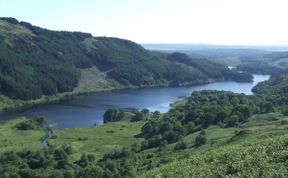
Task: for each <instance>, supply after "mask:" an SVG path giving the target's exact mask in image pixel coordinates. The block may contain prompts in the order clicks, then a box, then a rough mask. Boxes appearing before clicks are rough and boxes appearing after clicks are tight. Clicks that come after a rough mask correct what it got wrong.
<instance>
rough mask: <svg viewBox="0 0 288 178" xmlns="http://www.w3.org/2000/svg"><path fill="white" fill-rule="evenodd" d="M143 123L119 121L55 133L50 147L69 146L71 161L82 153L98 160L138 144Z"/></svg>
mask: <svg viewBox="0 0 288 178" xmlns="http://www.w3.org/2000/svg"><path fill="white" fill-rule="evenodd" d="M143 125H144V122H129V121H119V122H110V123H107V124H105V125H101V126H96V127H92V128H76V129H64V130H59V131H55V133H54V134H55V135H56V136H57V138H56V139H50V140H49V143H50V144H51V145H52V146H56V147H57V146H61V145H70V146H72V149H73V155H72V157H71V160H72V161H74V160H76V159H79V158H80V156H81V154H82V153H89V154H95V155H96V158H97V159H100V158H101V157H102V156H103V155H104V154H105V153H108V152H110V151H112V150H115V149H119V148H122V147H128V146H131V145H132V144H133V143H139V142H141V141H142V139H139V138H136V137H135V136H136V135H138V134H139V133H140V130H141V127H142V126H143Z"/></svg>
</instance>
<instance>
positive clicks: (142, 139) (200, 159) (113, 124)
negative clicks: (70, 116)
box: [0, 71, 288, 178]
mask: <svg viewBox="0 0 288 178" xmlns="http://www.w3.org/2000/svg"><path fill="white" fill-rule="evenodd" d="M89 72H91V71H89ZM89 72H88V73H89ZM286 78H287V77H286ZM286 83H287V82H286V79H285V77H284V79H283V76H282V78H281V77H280V78H273V79H270V80H269V81H267V82H263V83H261V84H259V85H258V86H256V87H255V88H254V91H256V94H254V95H244V94H236V93H233V92H225V91H199V92H194V93H193V94H192V95H191V96H189V97H187V98H184V99H182V100H180V101H178V102H176V103H174V104H173V105H172V109H171V110H170V111H169V112H168V113H164V114H161V113H159V112H157V111H156V112H149V110H147V109H143V110H142V111H132V112H127V111H125V112H124V111H121V110H118V109H112V110H111V109H110V110H108V111H107V112H106V113H105V114H104V119H105V124H104V125H101V126H93V127H91V128H73V129H63V130H57V131H52V136H51V137H50V138H49V139H48V143H49V144H48V145H49V147H48V148H47V147H43V148H41V141H42V140H43V138H45V137H47V131H46V132H45V128H43V127H42V126H43V120H41V118H40V119H39V118H38V119H36V120H35V119H34V120H28V119H23V118H22V119H18V120H15V121H11V122H6V123H4V124H2V125H1V126H0V131H1V133H0V140H2V143H3V145H1V146H0V147H1V150H2V152H0V176H2V177H19V176H20V177H25V178H26V177H28V178H30V177H31V178H34V177H47V178H48V177H57V178H58V177H59V178H62V177H76V178H78V177H79V178H80V177H85V178H86V177H87V178H90V177H91V178H94V177H103V178H104V177H105V178H106V177H173V178H174V177H287V176H288V169H287V156H288V155H287V135H288V118H287V112H286V111H287V110H285V109H284V108H286V102H287V98H285V96H286V95H287V91H286V90H285V88H286V87H285V86H286ZM275 87H276V88H275ZM272 90H273V91H272ZM279 96H283V97H282V98H279V100H278V99H277V98H278V97H279ZM280 101H281V102H280ZM41 125H42V126H41ZM44 125H45V124H44ZM21 136H22V137H21ZM28 142H29V144H26V143H28ZM22 148H23V149H22Z"/></svg>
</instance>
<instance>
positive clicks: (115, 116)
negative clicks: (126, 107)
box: [103, 109, 124, 123]
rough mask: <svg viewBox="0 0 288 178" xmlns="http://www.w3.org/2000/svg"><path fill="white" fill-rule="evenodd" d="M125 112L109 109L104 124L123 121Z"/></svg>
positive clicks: (104, 116)
mask: <svg viewBox="0 0 288 178" xmlns="http://www.w3.org/2000/svg"><path fill="white" fill-rule="evenodd" d="M123 116H124V111H122V110H119V109H108V110H107V111H106V112H105V113H104V115H103V122H104V123H107V122H114V121H119V120H121V119H123Z"/></svg>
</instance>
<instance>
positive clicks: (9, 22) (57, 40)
mask: <svg viewBox="0 0 288 178" xmlns="http://www.w3.org/2000/svg"><path fill="white" fill-rule="evenodd" d="M172 58H173V57H171V56H170V57H169V60H167V56H166V55H164V54H160V53H154V52H150V51H148V50H145V49H144V48H143V47H142V46H140V45H138V44H136V43H134V42H131V41H128V40H123V39H118V38H108V37H93V36H92V35H91V34H89V33H81V32H65V31H51V30H47V29H43V28H40V27H36V26H33V25H31V24H29V23H27V22H19V21H17V20H16V19H13V18H0V94H2V95H4V96H5V97H8V98H9V99H12V100H16V99H20V100H22V101H28V100H35V99H40V98H42V97H43V96H47V97H48V100H50V99H49V96H55V95H59V94H61V93H67V92H68V93H73V92H74V93H75V92H77V93H83V92H93V91H101V90H107V89H117V88H127V87H150V86H167V85H175V86H179V85H193V84H200V83H207V82H211V81H214V80H236V81H247V82H248V81H251V75H248V74H240V73H237V72H234V71H229V70H228V69H226V68H224V67H223V66H220V65H217V68H213V73H211V72H209V73H208V72H207V71H211V70H210V69H211V67H212V66H213V65H215V64H214V63H212V62H209V61H207V60H204V59H203V60H202V59H190V58H187V57H186V58H187V60H190V62H191V63H192V62H193V64H197V65H190V63H189V64H185V63H181V64H180V63H175V61H173V59H172ZM175 58H177V56H176V57H175ZM171 59H172V60H171ZM175 60H177V59H175ZM88 69H90V71H91V70H94V72H92V73H90V75H89V76H90V79H88V80H90V81H91V82H93V83H96V84H94V85H89V84H87V82H86V85H87V86H85V85H84V86H83V84H85V80H86V78H85V77H86V76H87V71H89V70H88ZM95 71H97V72H95ZM83 73H84V74H83ZM83 76H84V77H83ZM91 77H92V78H93V77H95V78H96V79H91ZM97 78H99V80H97ZM83 81H84V82H83ZM99 81H100V82H99ZM102 84H103V86H102ZM77 87H78V88H77ZM76 88H77V90H76ZM80 89H82V90H80ZM75 90H76V91H75ZM57 97H58V96H57ZM8 98H7V99H5V100H1V102H2V103H4V104H2V105H9V103H10V102H8V103H7V102H6V101H7V100H9V99H8ZM18 105H23V103H21V104H18ZM13 107H17V106H13ZM2 109H3V108H2Z"/></svg>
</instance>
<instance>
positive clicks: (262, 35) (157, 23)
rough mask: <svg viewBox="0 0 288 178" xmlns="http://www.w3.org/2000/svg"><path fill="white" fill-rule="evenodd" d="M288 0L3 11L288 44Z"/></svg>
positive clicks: (109, 2) (27, 4)
mask: <svg viewBox="0 0 288 178" xmlns="http://www.w3.org/2000/svg"><path fill="white" fill-rule="evenodd" d="M287 8H288V0H0V16H1V17H14V18H17V19H18V20H19V21H26V22H30V23H32V24H33V25H36V26H40V27H44V28H48V29H51V30H65V31H82V32H89V33H92V34H93V35H94V36H111V37H119V38H124V39H129V40H132V41H136V42H138V43H202V44H224V45H229V44H231V45H232V44H233V45H283V44H288V23H287V17H288V10H287Z"/></svg>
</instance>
